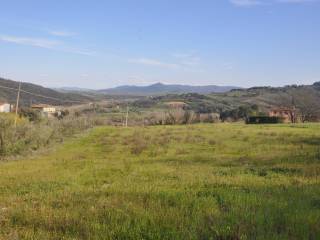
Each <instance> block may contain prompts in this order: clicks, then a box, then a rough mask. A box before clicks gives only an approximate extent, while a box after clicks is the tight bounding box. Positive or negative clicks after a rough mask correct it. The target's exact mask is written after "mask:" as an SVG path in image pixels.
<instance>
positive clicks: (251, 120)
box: [246, 116, 283, 124]
mask: <svg viewBox="0 0 320 240" xmlns="http://www.w3.org/2000/svg"><path fill="white" fill-rule="evenodd" d="M267 123H274V124H275V123H283V118H281V117H268V116H255V117H248V118H247V119H246V124H267Z"/></svg>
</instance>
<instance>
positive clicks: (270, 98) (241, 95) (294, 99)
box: [134, 82, 320, 116]
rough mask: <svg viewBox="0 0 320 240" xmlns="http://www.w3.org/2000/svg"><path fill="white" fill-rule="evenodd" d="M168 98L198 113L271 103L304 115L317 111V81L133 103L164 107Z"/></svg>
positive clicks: (226, 111)
mask: <svg viewBox="0 0 320 240" xmlns="http://www.w3.org/2000/svg"><path fill="white" fill-rule="evenodd" d="M168 102H184V103H186V107H185V109H189V110H193V111H195V112H198V113H209V112H217V113H223V114H230V115H232V114H237V111H238V110H239V108H242V109H243V108H245V107H247V108H254V109H259V111H261V112H266V111H267V110H268V109H270V108H274V107H288V108H296V109H299V110H300V111H301V112H302V114H304V115H314V116H319V115H320V104H319V103H320V82H316V83H314V84H313V85H301V86H297V85H292V86H285V87H277V88H275V87H254V88H249V89H236V90H231V91H229V92H226V93H212V94H207V95H203V94H195V93H188V94H168V95H165V96H157V97H147V98H144V99H140V100H138V101H136V102H134V106H136V107H144V108H156V107H164V106H165V105H166V103H168Z"/></svg>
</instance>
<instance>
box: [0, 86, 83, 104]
mask: <svg viewBox="0 0 320 240" xmlns="http://www.w3.org/2000/svg"><path fill="white" fill-rule="evenodd" d="M0 88H4V89H8V90H14V91H19V89H17V88H12V87H7V86H2V85H0ZM20 92H23V93H26V94H29V95H32V96H35V97H42V98H46V99H51V100H56V101H59V102H69V103H72V102H74V103H84V102H83V101H77V100H62V99H59V98H55V97H48V96H44V95H41V94H36V93H32V92H29V91H25V90H22V89H20Z"/></svg>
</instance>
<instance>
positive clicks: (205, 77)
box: [0, 0, 320, 88]
mask: <svg viewBox="0 0 320 240" xmlns="http://www.w3.org/2000/svg"><path fill="white" fill-rule="evenodd" d="M0 1H1V14H0V56H1V57H0V76H2V77H5V78H10V79H14V80H19V81H27V82H33V83H36V84H42V85H44V86H49V87H61V86H72V87H84V88H106V87H113V86H117V85H122V84H136V85H146V84H150V83H155V82H164V83H178V84H191V85H205V84H217V85H236V86H243V87H247V86H256V85H274V86H281V85H286V84H309V83H312V82H315V81H320V14H319V13H320V1H318V0H188V1H187V0H153V1H150V0H135V1H133V0H114V1H112V0H108V1H105V0H100V1H98V0H90V1H89V0H86V1H85V0H78V1H63V0H28V1H22V0H10V1H4V0H0Z"/></svg>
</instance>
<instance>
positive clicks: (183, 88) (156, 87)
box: [98, 83, 239, 96]
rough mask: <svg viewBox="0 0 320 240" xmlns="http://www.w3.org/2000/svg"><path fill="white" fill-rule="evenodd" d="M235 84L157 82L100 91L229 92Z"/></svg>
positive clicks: (148, 93)
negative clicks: (201, 84) (202, 84)
mask: <svg viewBox="0 0 320 240" xmlns="http://www.w3.org/2000/svg"><path fill="white" fill-rule="evenodd" d="M238 88H239V87H234V86H216V85H207V86H190V85H178V84H173V85H171V84H168V85H167V84H163V83H155V84H152V85H149V86H129V85H125V86H119V87H115V88H109V89H102V90H98V92H100V93H103V94H110V95H138V96H150V95H165V94H172V93H175V94H182V93H200V94H209V93H221V92H228V91H230V90H232V89H238Z"/></svg>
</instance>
